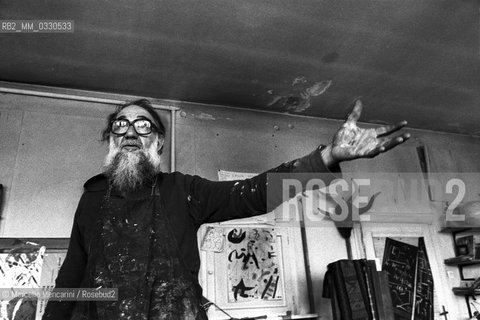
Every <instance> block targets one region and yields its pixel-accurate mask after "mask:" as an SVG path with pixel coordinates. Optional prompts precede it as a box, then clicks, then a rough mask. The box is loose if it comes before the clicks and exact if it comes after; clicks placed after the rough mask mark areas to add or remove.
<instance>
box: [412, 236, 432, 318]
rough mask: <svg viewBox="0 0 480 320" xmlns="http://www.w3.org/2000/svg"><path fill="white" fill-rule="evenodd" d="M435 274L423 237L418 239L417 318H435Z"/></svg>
mask: <svg viewBox="0 0 480 320" xmlns="http://www.w3.org/2000/svg"><path fill="white" fill-rule="evenodd" d="M433 297H434V294H433V276H432V270H431V269H430V263H429V261H428V256H427V250H426V248H425V241H424V240H423V238H420V239H418V259H417V285H416V293H415V308H414V319H415V320H430V319H433V305H434V304H433V300H434V298H433Z"/></svg>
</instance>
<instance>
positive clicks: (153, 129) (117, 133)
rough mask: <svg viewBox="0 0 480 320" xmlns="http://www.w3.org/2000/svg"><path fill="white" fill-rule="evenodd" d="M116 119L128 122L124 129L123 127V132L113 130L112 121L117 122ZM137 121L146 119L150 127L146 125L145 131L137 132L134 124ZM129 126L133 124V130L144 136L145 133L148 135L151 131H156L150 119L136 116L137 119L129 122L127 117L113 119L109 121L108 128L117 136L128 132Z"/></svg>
mask: <svg viewBox="0 0 480 320" xmlns="http://www.w3.org/2000/svg"><path fill="white" fill-rule="evenodd" d="M117 121H126V122H127V123H128V127H127V126H125V127H124V128H126V129H124V130H125V132H115V131H114V123H115V122H117ZM138 121H146V122H148V123H150V127H148V129H149V131H148V132H145V133H140V132H138V128H137V126H136V123H137V122H138ZM131 126H133V130H135V132H136V133H137V134H138V135H139V136H146V135H149V134H150V133H152V131H157V127H156V126H155V125H154V124H153V123H152V121H150V120H148V119H145V118H138V119H135V120H133V121H132V122H130V121H129V120H128V119H125V118H120V119H115V120H113V121H112V122H111V123H110V130H111V132H112V133H113V134H116V135H118V136H123V135H125V134H126V133H127V132H128V129H130V127H131Z"/></svg>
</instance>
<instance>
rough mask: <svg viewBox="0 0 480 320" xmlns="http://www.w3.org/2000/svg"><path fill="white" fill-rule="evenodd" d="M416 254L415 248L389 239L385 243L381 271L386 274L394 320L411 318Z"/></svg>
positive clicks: (416, 249) (408, 319)
mask: <svg viewBox="0 0 480 320" xmlns="http://www.w3.org/2000/svg"><path fill="white" fill-rule="evenodd" d="M417 253H418V248H417V247H416V246H413V245H409V244H406V243H403V242H399V241H396V240H393V239H390V238H387V239H386V241H385V252H384V255H383V266H382V269H383V270H385V271H386V272H387V274H388V282H389V286H390V293H391V296H392V303H393V308H394V313H395V320H410V319H411V318H412V312H413V304H414V298H415V270H416V265H417Z"/></svg>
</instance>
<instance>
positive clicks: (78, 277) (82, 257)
mask: <svg viewBox="0 0 480 320" xmlns="http://www.w3.org/2000/svg"><path fill="white" fill-rule="evenodd" d="M85 201H86V200H85V193H84V194H83V196H82V198H81V199H80V202H79V205H78V207H77V211H76V213H75V217H74V220H73V227H72V232H71V235H70V242H69V245H68V251H67V255H66V257H65V261H64V262H63V264H62V267H61V268H60V271H59V273H58V276H57V279H56V280H55V289H60V288H79V287H80V284H81V281H82V278H83V274H84V271H85V265H86V261H87V253H86V251H85V249H84V247H83V240H82V234H81V232H80V227H79V225H78V216H79V214H80V212H81V211H82V207H83V205H84V204H85ZM74 306H75V301H49V302H48V303H47V306H46V308H45V313H44V315H43V317H42V319H44V320H45V319H49V320H65V319H70V316H71V314H72V311H73V308H74Z"/></svg>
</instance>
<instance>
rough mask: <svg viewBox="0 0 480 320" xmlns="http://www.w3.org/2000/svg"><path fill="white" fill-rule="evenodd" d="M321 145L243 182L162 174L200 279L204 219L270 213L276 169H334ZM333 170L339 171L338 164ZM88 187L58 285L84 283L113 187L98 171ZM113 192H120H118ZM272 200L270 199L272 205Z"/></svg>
mask: <svg viewBox="0 0 480 320" xmlns="http://www.w3.org/2000/svg"><path fill="white" fill-rule="evenodd" d="M321 149H322V147H320V148H318V149H316V150H314V151H313V152H312V153H310V154H309V155H307V156H305V157H303V158H300V159H297V160H294V161H291V162H287V163H283V164H282V165H280V166H279V167H277V168H274V169H272V170H269V171H267V172H264V173H262V174H259V175H257V176H255V177H253V178H251V179H246V180H242V181H224V182H217V181H210V180H207V179H204V178H201V177H199V176H192V175H185V174H182V173H178V172H174V173H160V174H159V176H158V180H157V185H158V187H159V190H160V195H161V198H162V202H163V208H164V210H165V214H167V215H168V218H169V221H170V225H171V227H172V229H173V230H172V231H173V234H174V236H175V238H176V240H177V243H178V245H179V247H180V254H181V257H182V258H183V260H184V262H185V265H186V267H187V269H188V271H189V272H190V273H191V274H192V276H193V277H195V278H197V275H198V271H199V268H200V258H199V253H198V245H197V230H198V228H199V227H200V226H201V225H202V224H203V223H210V222H220V221H226V220H232V219H238V218H246V217H251V216H255V215H261V214H264V213H266V212H267V175H268V174H269V173H275V172H277V173H295V172H322V173H328V172H329V170H328V169H327V168H326V167H325V165H324V164H323V161H322V159H321V154H320V153H321ZM330 169H332V168H330ZM332 171H339V168H338V166H337V167H335V168H333V169H332ZM322 178H324V179H325V175H322ZM326 178H327V179H328V178H330V180H332V179H334V178H335V176H334V175H333V174H332V175H327V177H326ZM329 182H330V181H326V183H329ZM84 188H85V191H84V193H83V195H82V197H81V199H80V202H79V205H78V208H77V211H76V213H75V217H74V222H73V227H72V232H71V237H70V244H69V249H68V253H67V256H66V258H65V261H64V263H63V265H62V267H61V269H60V272H59V274H58V277H57V279H56V288H78V287H79V286H80V284H81V281H82V278H83V276H84V269H85V266H86V263H87V260H88V257H89V252H90V248H91V246H94V245H95V241H94V240H93V239H95V235H94V234H93V231H94V230H95V225H94V224H95V222H96V221H97V218H98V215H99V210H100V206H101V204H102V201H103V199H104V196H105V193H106V191H107V189H108V181H107V178H106V177H105V176H104V175H103V174H100V175H97V176H95V177H93V178H91V179H90V180H88V181H87V182H86V183H85V185H84ZM111 196H120V195H119V194H116V193H114V192H112V194H111ZM277 204H280V203H277ZM270 205H271V204H270V203H269V207H270ZM270 208H271V207H270ZM73 304H74V303H73V302H69V303H54V304H51V303H49V305H48V306H47V310H46V313H45V317H44V319H61V320H65V319H69V317H70V313H71V310H72V309H73ZM47 315H48V316H47Z"/></svg>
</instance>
